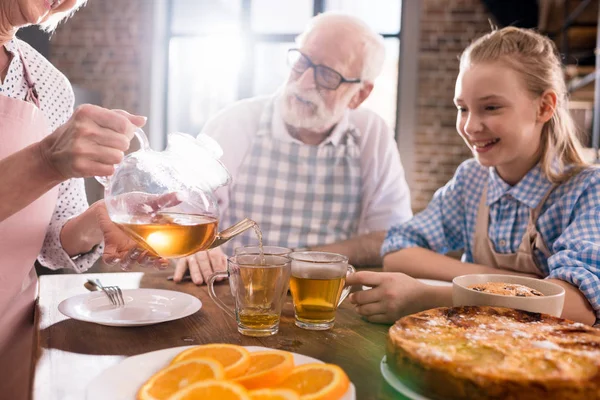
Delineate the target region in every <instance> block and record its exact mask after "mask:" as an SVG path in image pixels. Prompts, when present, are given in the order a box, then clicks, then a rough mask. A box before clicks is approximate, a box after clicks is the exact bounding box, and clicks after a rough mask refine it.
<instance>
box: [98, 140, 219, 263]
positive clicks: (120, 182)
mask: <svg viewBox="0 0 600 400" xmlns="http://www.w3.org/2000/svg"><path fill="white" fill-rule="evenodd" d="M136 137H137V138H138V140H139V141H140V149H139V150H138V151H135V152H133V153H130V154H128V155H127V156H125V158H124V159H123V161H122V162H121V163H120V164H119V165H117V166H116V168H115V172H114V174H113V175H112V176H110V177H107V178H104V177H97V178H96V179H97V180H98V181H99V182H100V183H102V185H104V187H105V190H104V199H105V202H106V207H107V210H108V214H109V216H110V218H111V220H112V221H113V222H115V223H116V224H118V225H119V226H120V227H121V228H122V229H123V230H124V231H125V232H126V233H127V234H128V235H129V236H130V237H132V238H133V239H135V240H136V241H138V242H139V243H140V245H142V246H143V247H144V248H146V249H147V250H149V251H150V252H151V253H153V254H155V255H157V256H160V257H163V258H177V257H183V256H187V255H190V254H193V253H196V252H198V251H201V250H206V249H207V248H209V247H210V245H211V244H212V243H213V242H214V240H215V238H216V237H217V236H218V217H219V210H218V205H217V200H216V197H215V195H214V190H215V189H217V188H218V187H220V186H223V185H226V184H227V183H229V181H230V175H229V173H228V172H227V170H226V168H225V167H224V166H223V164H222V163H221V162H220V161H219V158H220V156H221V155H222V151H221V148H220V147H219V145H218V144H217V143H216V142H215V141H214V140H213V139H211V138H210V137H208V136H206V135H202V134H201V135H199V136H198V137H197V138H194V137H192V136H190V135H187V134H183V133H172V134H169V136H168V145H167V148H166V149H165V150H164V151H162V152H159V151H154V150H152V149H151V148H150V146H149V144H148V139H147V137H146V135H145V134H144V132H143V131H142V130H141V129H138V130H137V131H136Z"/></svg>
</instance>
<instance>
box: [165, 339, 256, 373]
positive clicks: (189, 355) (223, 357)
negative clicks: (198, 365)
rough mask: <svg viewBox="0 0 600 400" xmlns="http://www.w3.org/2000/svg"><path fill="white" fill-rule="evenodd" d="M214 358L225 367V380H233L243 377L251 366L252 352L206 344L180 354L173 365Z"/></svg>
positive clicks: (238, 347) (234, 347) (229, 346)
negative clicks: (185, 361) (196, 359)
mask: <svg viewBox="0 0 600 400" xmlns="http://www.w3.org/2000/svg"><path fill="white" fill-rule="evenodd" d="M199 357H200V358H204V357H208V358H212V359H214V360H216V361H218V362H220V363H221V365H223V368H224V369H225V378H227V379H231V378H235V377H237V376H240V375H242V374H243V373H244V372H246V370H247V369H248V367H249V366H250V352H249V351H248V350H246V349H245V348H243V347H242V346H236V345H233V344H224V343H216V344H205V345H202V346H196V347H192V348H190V349H187V350H185V351H183V352H181V353H179V354H178V355H177V356H176V357H175V358H174V359H173V361H171V364H175V363H178V362H180V361H183V360H191V359H194V358H199Z"/></svg>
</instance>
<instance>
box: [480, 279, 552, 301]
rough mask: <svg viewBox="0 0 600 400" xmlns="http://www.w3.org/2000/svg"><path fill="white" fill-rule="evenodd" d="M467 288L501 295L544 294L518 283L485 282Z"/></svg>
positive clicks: (523, 295) (531, 295)
mask: <svg viewBox="0 0 600 400" xmlns="http://www.w3.org/2000/svg"><path fill="white" fill-rule="evenodd" d="M468 288H469V289H473V290H475V291H476V292H486V293H492V294H501V295H503V296H517V297H535V296H538V297H540V296H543V295H544V294H543V293H542V292H540V291H538V290H535V289H533V288H530V287H529V286H525V285H519V284H518V283H504V282H487V283H477V284H474V285H469V286H468Z"/></svg>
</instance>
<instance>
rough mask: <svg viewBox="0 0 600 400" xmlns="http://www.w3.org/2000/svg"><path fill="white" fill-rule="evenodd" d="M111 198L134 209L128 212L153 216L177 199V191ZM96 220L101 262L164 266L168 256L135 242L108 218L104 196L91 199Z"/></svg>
mask: <svg viewBox="0 0 600 400" xmlns="http://www.w3.org/2000/svg"><path fill="white" fill-rule="evenodd" d="M113 201H116V202H119V203H120V204H121V205H122V206H124V207H126V208H125V209H127V210H130V211H132V212H133V211H135V212H134V214H132V215H138V216H139V215H142V214H145V215H148V216H149V217H151V218H152V217H153V216H155V215H157V213H158V211H160V210H161V209H163V208H168V207H173V206H176V205H177V204H179V203H181V199H180V198H179V197H178V194H177V193H167V194H164V195H160V196H158V195H149V194H146V193H136V192H132V193H127V194H124V195H121V196H118V197H116V198H114V199H113ZM90 208H91V209H93V212H94V213H95V215H96V221H97V222H98V226H99V227H100V230H101V231H102V235H103V236H104V254H103V255H102V259H103V260H104V262H105V263H107V264H110V265H114V264H120V265H121V268H122V269H129V268H130V267H131V266H132V265H133V264H135V263H138V264H140V265H142V266H154V267H156V268H159V269H163V268H166V267H168V265H169V262H168V260H166V259H164V258H161V257H160V256H158V255H157V254H156V253H154V252H153V251H152V250H151V249H150V248H149V247H145V246H144V243H138V242H137V241H135V240H133V239H132V238H131V237H130V236H129V235H127V234H126V233H125V232H124V231H123V230H122V229H121V228H119V226H118V225H116V224H115V223H114V222H112V220H111V219H110V217H109V215H108V211H107V209H106V204H105V202H104V200H100V201H99V202H97V203H94V205H93V206H92V207H90Z"/></svg>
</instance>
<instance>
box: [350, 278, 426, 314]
mask: <svg viewBox="0 0 600 400" xmlns="http://www.w3.org/2000/svg"><path fill="white" fill-rule="evenodd" d="M346 285H365V286H371V287H372V289H368V290H361V291H358V292H354V293H352V294H351V295H350V302H351V303H352V304H355V305H356V311H357V312H358V313H359V314H360V315H362V316H363V317H364V318H365V319H367V320H368V321H369V322H376V323H394V322H395V321H397V320H398V319H400V318H401V317H403V316H405V315H408V314H413V313H416V312H419V311H423V310H425V309H427V308H430V307H429V304H428V301H426V300H427V298H428V293H429V288H430V286H427V285H426V284H424V283H421V282H419V281H418V280H416V279H414V278H411V277H410V276H408V275H406V274H403V273H399V272H373V271H360V272H356V273H354V274H352V275H350V276H348V278H347V279H346Z"/></svg>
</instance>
